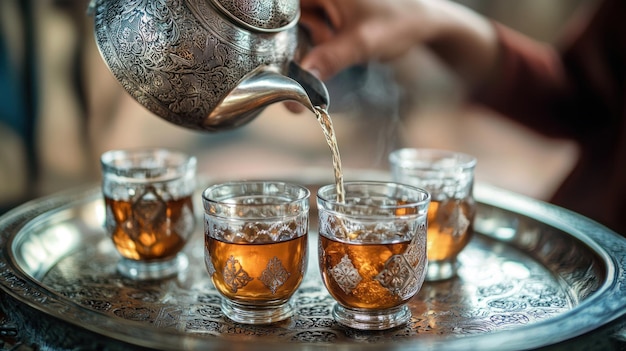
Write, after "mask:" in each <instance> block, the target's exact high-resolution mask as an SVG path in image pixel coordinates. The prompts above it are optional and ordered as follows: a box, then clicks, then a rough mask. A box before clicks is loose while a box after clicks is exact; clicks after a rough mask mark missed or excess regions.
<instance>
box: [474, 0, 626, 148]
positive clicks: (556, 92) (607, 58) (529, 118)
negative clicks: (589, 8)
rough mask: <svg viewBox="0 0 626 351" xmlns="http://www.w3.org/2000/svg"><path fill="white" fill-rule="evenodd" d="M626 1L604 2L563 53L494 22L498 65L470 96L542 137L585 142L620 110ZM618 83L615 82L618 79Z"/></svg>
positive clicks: (573, 31) (576, 31) (573, 29)
mask: <svg viewBox="0 0 626 351" xmlns="http://www.w3.org/2000/svg"><path fill="white" fill-rule="evenodd" d="M625 4H626V2H625V1H622V0H607V1H604V2H602V3H601V4H600V6H599V7H598V8H597V11H596V12H591V14H593V16H590V17H589V20H587V21H580V22H578V23H576V24H575V25H574V26H572V27H571V28H570V31H569V33H568V36H567V37H565V38H567V39H568V43H564V46H563V49H562V50H557V49H556V48H555V47H553V46H549V45H546V44H542V43H539V42H537V41H535V40H533V39H530V38H528V37H526V36H524V35H522V34H520V33H518V32H516V31H514V30H512V29H510V28H507V27H505V26H503V25H501V24H498V23H495V28H496V32H497V35H498V38H499V42H500V62H499V64H498V70H497V73H496V74H495V75H494V77H493V80H492V81H491V82H490V83H489V84H488V85H486V86H485V87H483V88H482V89H481V90H480V91H478V92H477V93H476V95H475V96H474V98H475V101H477V102H479V103H482V104H485V105H487V106H489V107H491V108H493V109H494V110H496V111H498V112H500V113H501V114H503V115H506V116H509V117H511V118H513V119H515V120H517V121H519V122H521V123H522V124H524V125H526V126H528V127H530V128H532V129H534V130H536V131H538V132H541V133H543V134H546V135H549V136H554V137H565V138H573V139H576V140H579V141H583V142H584V139H585V138H587V137H588V135H589V133H590V132H594V131H596V132H600V129H604V128H606V127H607V125H615V123H616V121H615V117H616V115H617V116H618V117H619V118H621V115H620V114H619V113H617V110H619V111H621V109H622V108H623V105H622V101H621V99H623V91H624V87H623V86H620V84H623V76H619V77H615V74H616V73H621V74H622V75H623V73H624V71H625V70H624V66H625V65H626V61H624V56H625V53H626V48H625V45H626V42H625V40H626V31H625V29H626V26H625V25H624V21H626V19H624V18H622V17H623V15H624V14H626V5H625ZM616 78H617V79H616Z"/></svg>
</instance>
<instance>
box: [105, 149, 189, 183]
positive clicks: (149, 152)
mask: <svg viewBox="0 0 626 351" xmlns="http://www.w3.org/2000/svg"><path fill="white" fill-rule="evenodd" d="M147 157H152V158H153V159H158V160H168V162H166V163H160V164H158V165H153V166H147V165H141V164H139V163H138V162H137V161H139V160H141V159H142V158H147ZM122 161H124V162H122ZM118 162H119V163H118ZM196 164H197V159H196V157H195V156H192V155H189V154H187V153H184V152H181V151H177V150H172V149H167V148H151V147H145V148H134V149H113V150H108V151H105V152H104V153H102V155H101V156H100V165H101V167H102V171H103V172H104V173H110V174H115V175H116V176H119V177H126V178H129V179H137V180H139V179H138V178H136V177H133V176H132V175H133V174H137V173H139V174H144V175H146V178H145V179H150V180H151V181H152V180H154V179H152V178H153V175H154V176H156V178H160V177H164V176H165V178H177V177H178V176H180V175H182V174H184V173H185V172H186V171H189V170H195V168H196ZM164 170H165V171H166V172H164ZM172 170H173V171H175V173H176V174H171V172H167V171H172ZM141 180H144V179H141Z"/></svg>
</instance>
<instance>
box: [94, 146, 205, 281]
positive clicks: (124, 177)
mask: <svg viewBox="0 0 626 351" xmlns="http://www.w3.org/2000/svg"><path fill="white" fill-rule="evenodd" d="M100 161H101V166H102V192H103V195H104V202H105V209H106V223H105V226H106V230H107V233H108V234H109V235H110V236H111V239H112V241H113V244H114V245H115V248H116V249H117V251H118V252H119V253H120V254H121V255H122V259H121V260H120V261H119V263H118V265H117V270H118V271H119V272H120V274H122V275H124V276H126V277H129V278H132V279H139V280H143V279H158V278H164V277H168V276H171V275H174V274H176V273H178V272H179V271H181V270H183V269H185V268H186V267H187V265H188V259H187V257H186V256H185V254H184V253H182V249H183V247H184V246H185V244H186V243H187V241H188V239H189V237H190V236H191V234H192V233H193V230H194V228H195V215H194V207H193V201H192V194H193V191H194V189H195V172H196V159H195V157H190V156H188V155H186V154H183V153H180V152H175V151H171V150H166V149H136V150H112V151H108V152H105V153H104V154H102V156H101V158H100Z"/></svg>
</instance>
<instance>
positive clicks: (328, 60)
mask: <svg viewBox="0 0 626 351" xmlns="http://www.w3.org/2000/svg"><path fill="white" fill-rule="evenodd" d="M300 6H301V10H302V14H301V18H300V23H301V24H302V25H303V26H304V27H305V28H306V29H307V30H308V33H309V35H310V38H311V41H312V44H313V47H312V49H311V50H310V51H309V52H308V53H307V54H306V55H305V56H304V57H303V59H302V61H301V62H300V64H301V65H302V67H303V68H305V69H307V70H309V71H310V72H311V73H313V74H314V75H317V76H318V78H320V79H322V80H327V79H329V78H331V77H333V76H334V75H336V74H337V73H338V72H340V71H341V70H343V69H345V68H348V67H350V66H353V65H358V64H365V63H367V62H369V61H372V60H377V61H383V62H384V61H388V60H391V59H393V58H396V57H398V56H400V55H402V54H404V53H405V52H407V51H408V50H410V49H411V48H412V47H414V46H415V45H416V42H417V41H418V40H419V36H427V35H428V32H429V31H428V30H426V29H420V17H424V16H422V15H424V14H425V13H426V12H427V11H426V9H427V7H426V6H424V2H422V1H419V0H393V1H380V0H341V1H335V0H301V3H300Z"/></svg>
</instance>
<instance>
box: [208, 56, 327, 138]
mask: <svg viewBox="0 0 626 351" xmlns="http://www.w3.org/2000/svg"><path fill="white" fill-rule="evenodd" d="M287 100H292V101H296V102H299V103H300V104H302V105H303V106H305V107H306V108H308V109H309V110H310V111H312V112H314V113H315V107H316V106H319V107H322V108H327V107H328V105H329V97H328V91H327V90H326V87H325V86H324V83H322V82H321V81H320V80H319V79H317V78H316V77H315V76H313V75H312V74H311V73H309V72H307V71H305V70H304V69H302V68H300V67H299V66H298V65H297V64H296V63H295V62H290V63H289V67H288V72H287V75H284V74H282V73H280V72H278V71H277V70H275V69H273V68H272V67H270V66H259V67H257V68H256V69H254V70H253V71H251V72H250V73H248V74H247V75H246V76H245V77H244V78H243V79H242V80H241V81H240V82H239V84H238V85H237V87H235V88H234V89H233V90H231V91H230V92H229V93H228V94H227V95H226V96H225V97H224V98H223V99H222V101H221V102H220V103H219V104H218V105H217V106H216V107H215V108H214V109H213V111H211V113H210V114H209V115H208V116H207V117H206V119H205V120H204V123H203V128H204V129H206V130H209V131H216V130H225V129H232V128H236V127H239V126H241V125H244V124H246V123H248V122H250V121H251V120H252V119H254V118H255V117H256V116H257V115H258V114H259V113H260V112H261V111H262V110H263V108H265V107H266V106H268V105H271V104H273V103H275V102H280V101H287Z"/></svg>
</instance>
